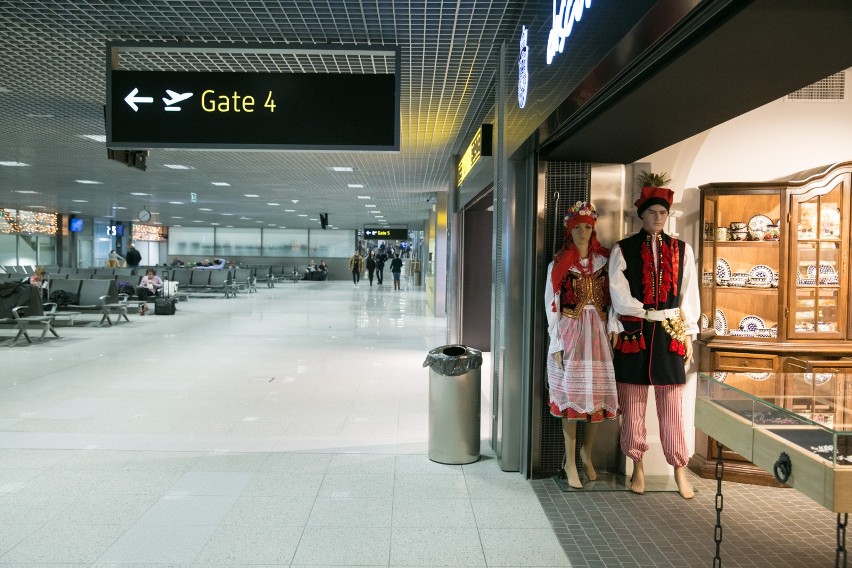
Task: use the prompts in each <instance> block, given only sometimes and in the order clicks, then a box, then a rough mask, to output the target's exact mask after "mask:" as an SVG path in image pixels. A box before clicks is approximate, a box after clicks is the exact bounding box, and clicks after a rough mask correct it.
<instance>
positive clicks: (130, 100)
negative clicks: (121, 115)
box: [124, 88, 154, 112]
mask: <svg viewBox="0 0 852 568" xmlns="http://www.w3.org/2000/svg"><path fill="white" fill-rule="evenodd" d="M138 92H139V89H136V88H134V89H133V90H132V91H130V94H129V95H127V96H126V97H124V102H126V103H127V104H128V105H130V108H132V109H133V112H137V111H138V110H139V107H137V106H136V103H153V102H154V97H137V96H136V94H137V93H138Z"/></svg>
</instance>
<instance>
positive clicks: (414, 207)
mask: <svg viewBox="0 0 852 568" xmlns="http://www.w3.org/2000/svg"><path fill="white" fill-rule="evenodd" d="M618 4H620V3H615V5H603V4H602V5H601V8H600V9H599V14H601V17H603V16H604V14H605V17H607V18H608V19H609V20H608V21H610V22H611V26H610V27H611V28H612V30H614V31H613V32H612V33H623V31H622V30H624V29H627V27H628V26H629V25H632V22H635V17H636V13H637V11H638V10H637V9H636V8H631V7H630V6H628V7H624V6H623V5H621V6H618ZM628 4H632V5H633V6H635V5H637V4H636V3H628ZM644 4H646V5H647V4H648V2H644ZM644 9H645V8H642V10H644ZM551 10H552V2H551V1H544V2H542V1H537V2H522V1H517V0H496V1H461V2H440V1H432V0H430V1H428V2H426V1H407V2H397V1H386V0H382V1H370V2H368V1H361V2H351V1H350V2H345V1H343V0H330V1H326V2H308V1H292V0H288V1H284V2H272V1H260V0H255V1H236V0H230V1H226V0H192V1H189V0H184V1H173V0H123V1H121V2H119V1H94V0H83V1H77V0H75V1H73V2H71V1H57V2H54V1H47V0H32V1H0V37H2V40H0V161H17V162H23V163H26V164H30V166H31V167H0V206H2V207H11V208H21V209H28V208H33V207H35V208H36V210H38V208H39V207H44V208H47V210H56V211H59V212H62V213H68V212H78V214H82V215H92V216H98V217H107V218H113V219H116V220H125V221H129V220H133V219H134V218H135V215H136V213H137V212H138V211H139V210H140V209H141V208H143V207H147V208H149V209H150V210H151V211H152V212H154V213H155V217H154V220H155V221H159V222H161V223H163V224H167V225H175V224H181V225H184V226H207V225H210V224H214V223H218V224H219V225H221V226H241V227H257V226H263V227H288V228H304V227H316V226H318V224H319V223H318V221H311V219H315V218H317V217H318V213H319V212H328V213H329V217H330V222H331V224H332V225H333V226H335V227H340V228H345V229H352V228H359V227H363V226H364V225H365V224H375V222H376V218H375V216H374V214H372V213H370V212H369V211H368V209H372V210H378V211H381V215H383V216H384V220H385V222H387V223H389V224H390V225H410V226H412V227H417V226H420V225H421V224H422V222H423V221H424V219H426V218H427V217H428V214H429V211H430V207H431V203H427V198H428V197H430V196H431V195H432V194H434V192H436V191H446V190H448V189H449V187H450V186H451V183H452V180H451V171H450V167H449V166H450V163H451V158H452V156H453V154H455V153H457V152H459V150H460V148H461V147H462V145H463V144H464V143H466V141H467V140H468V139H469V137H470V135H471V133H472V132H473V130H475V127H476V125H477V124H478V122H481V121H482V120H484V119H486V117H487V116H488V115H489V113H490V112H491V110H492V107H493V92H491V91H490V90H489V88H490V86H491V85H492V84H493V80H494V76H495V70H496V66H497V58H498V53H499V45H500V43H501V42H503V41H506V42H507V45H508V46H510V48H512V49H514V46H515V44H516V42H517V38H515V37H513V36H514V34H515V33H516V31H517V26H518V22H519V21H524V22H529V23H530V25H531V26H532V27H533V28H534V29H542V28H544V26H545V25H546V24H547V20H548V19H549V17H550V14H551ZM596 17H597V16H596ZM582 39H583V38H582V37H578V40H577V41H578V42H579V41H580V40H582ZM109 40H117V41H168V42H175V41H180V42H184V43H186V44H187V45H191V46H215V45H217V44H223V43H231V42H238V43H242V42H247V43H265V44H275V45H276V46H281V47H299V46H304V45H318V46H322V45H332V46H359V47H367V46H386V45H398V46H399V47H400V49H401V54H402V72H401V88H402V93H401V110H400V114H401V116H400V120H401V140H400V143H401V151H400V152H398V153H373V152H370V153H367V152H348V153H341V152H334V153H320V152H257V151H247V152H233V151H223V152H207V151H205V152H202V151H187V150H153V151H152V155H151V156H150V158H149V159H148V169H147V171H145V172H142V171H139V170H136V169H133V168H128V167H126V166H124V165H122V164H120V163H117V162H114V161H108V160H107V158H106V149H105V146H104V143H103V142H102V141H100V142H99V141H94V140H91V139H89V138H86V137H85V135H103V134H104V121H103V110H102V107H103V103H104V100H105V61H106V59H105V57H106V56H105V45H106V42H107V41H109ZM584 41H585V43H584V44H581V45H578V46H577V47H576V49H577V51H578V53H587V54H593V55H592V56H591V58H589V56H588V55H587V56H586V57H584V58H578V59H577V61H576V62H572V61H567V62H566V63H565V65H567V66H568V67H567V68H568V70H569V71H570V70H571V69H572V67H571V66H574V67H575V68H576V71H577V73H576V78H575V79H573V80H575V81H578V80H579V79H580V78H581V77H582V71H583V69H585V70H586V71H587V70H588V68H589V66H590V65H593V64H594V63H595V59H596V58H597V57H599V56H601V55H602V54H603V52H601V51H600V49H599V48H598V50H597V51H594V49H592V50H591V51H590V50H588V49H585V50H584V49H583V48H588V47H592V48H594V47H595V44H594V42H595V38H594V37H589V38H586V39H585V40H584ZM121 65H122V68H137V67H138V68H149V69H150V68H160V69H197V70H200V69H204V70H223V71H225V70H227V71H236V70H251V71H288V72H290V71H293V72H314V71H332V72H337V71H341V72H375V71H378V72H383V71H386V70H387V66H388V65H389V63H388V61H387V60H385V59H383V58H381V57H351V56H350V57H340V56H336V57H318V56H286V57H280V56H279V57H276V56H270V55H258V54H245V53H232V54H227V53H226V54H219V55H216V56H215V57H207V56H205V57H199V56H195V55H191V54H190V55H187V54H180V55H177V56H176V55H174V54H160V53H157V54H152V53H143V54H123V55H122V60H121ZM566 76H569V77H571V76H572V75H571V73H568V74H566ZM546 86H547V87H548V88H549V90H547V91H545V90H541V91H540V92H539V93H538V96H539V97H540V98H541V100H547V101H549V102H548V104H556V102H558V100H559V97H560V96H564V94H563V93H565V92H568V91H566V90H565V89H567V88H569V87H570V85H566V84H565V83H564V82H560V83H558V84H557V83H554V84H553V85H552V87H550V86H549V85H546ZM551 101H555V102H551ZM533 112H535V113H536V114H533V115H531V116H534V117H536V119H540V118H542V117H546V109H545V110H544V111H542V110H538V111H533ZM166 164H169V165H181V166H186V167H188V168H190V169H182V170H175V169H169V168H167V167H165V165H166ZM333 166H351V167H353V168H354V170H355V171H354V172H333V171H331V167H333ZM75 180H91V181H99V182H101V183H100V184H96V185H95V184H93V185H83V184H80V183H77V182H76V181H75ZM212 182H223V183H228V184H230V185H229V186H225V187H217V186H213V185H212ZM350 184H355V185H358V184H360V185H363V186H364V187H363V188H352V187H349V185H350ZM22 191H23V192H35V193H20V192H22ZM131 192H133V193H145V194H147V195H142V196H133V195H130V194H131ZM190 192H194V193H196V194H197V196H198V203H194V204H193V203H190V202H189V195H190ZM246 194H250V195H257V196H258V197H246ZM358 195H366V196H370V199H369V200H363V199H360V200H359V199H358ZM75 200H76V201H75ZM294 200H295V201H297V202H296V203H294ZM171 202H180V203H181V204H173V203H171ZM270 204H277V205H270ZM366 204H369V205H376V207H374V208H367V207H365V205H366ZM202 209H210V211H202ZM285 209H294V210H295V211H293V212H286V211H285ZM299 214H308V215H309V217H298V215H299ZM193 224H194V225H193Z"/></svg>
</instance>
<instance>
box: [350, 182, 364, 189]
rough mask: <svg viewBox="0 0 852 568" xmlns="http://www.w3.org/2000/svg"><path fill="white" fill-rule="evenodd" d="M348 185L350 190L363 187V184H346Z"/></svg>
mask: <svg viewBox="0 0 852 568" xmlns="http://www.w3.org/2000/svg"><path fill="white" fill-rule="evenodd" d="M348 185H349V187H351V188H352V189H357V188H361V187H364V184H363V183H350V184H348Z"/></svg>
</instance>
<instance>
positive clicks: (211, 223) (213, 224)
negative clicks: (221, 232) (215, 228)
mask: <svg viewBox="0 0 852 568" xmlns="http://www.w3.org/2000/svg"><path fill="white" fill-rule="evenodd" d="M210 224H211V225H218V224H219V223H210Z"/></svg>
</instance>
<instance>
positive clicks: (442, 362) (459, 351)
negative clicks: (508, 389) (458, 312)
mask: <svg viewBox="0 0 852 568" xmlns="http://www.w3.org/2000/svg"><path fill="white" fill-rule="evenodd" d="M423 366H424V367H429V459H430V460H432V461H434V462H438V463H446V464H466V463H473V462H475V461H477V460H479V421H480V411H479V406H480V381H481V377H480V373H481V370H480V367H481V366H482V352H481V351H479V350H477V349H473V348H471V347H466V346H464V345H444V346H442V347H436V348H435V349H432V350H431V351H429V354H428V355H427V356H426V360H425V361H424V362H423Z"/></svg>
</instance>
